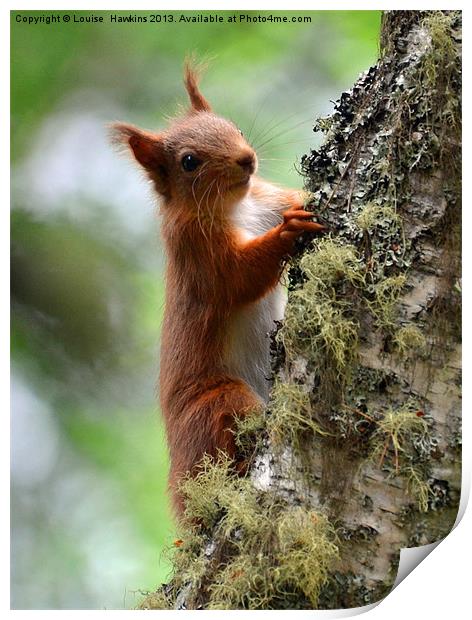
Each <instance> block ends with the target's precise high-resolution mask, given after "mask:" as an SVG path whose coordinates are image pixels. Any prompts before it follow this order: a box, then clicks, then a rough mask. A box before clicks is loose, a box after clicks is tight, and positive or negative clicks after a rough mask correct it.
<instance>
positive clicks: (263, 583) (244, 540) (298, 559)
mask: <svg viewBox="0 0 472 620" xmlns="http://www.w3.org/2000/svg"><path fill="white" fill-rule="evenodd" d="M267 508H268V510H266V511H264V513H263V514H261V515H260V521H259V523H258V527H257V529H256V530H255V531H254V533H252V534H251V533H250V534H249V535H248V533H247V532H246V531H244V535H243V536H242V537H241V539H240V540H239V541H238V542H237V543H236V547H237V550H238V553H237V555H236V556H235V557H234V559H233V560H232V561H231V562H229V563H228V564H227V565H226V566H225V568H224V570H223V571H222V572H221V573H219V575H218V576H217V578H216V579H215V581H214V582H213V583H212V585H211V587H210V602H209V605H208V608H209V609H277V608H280V604H281V602H282V601H284V602H285V603H284V604H285V605H286V604H287V601H290V600H291V601H293V608H295V609H296V608H299V607H304V606H305V605H306V604H308V605H307V606H309V607H310V608H314V609H316V607H317V605H318V596H319V593H320V589H321V587H322V585H323V584H324V583H325V581H326V579H327V575H328V571H329V569H330V568H331V567H332V565H333V563H334V562H335V561H336V560H337V558H338V550H337V546H336V544H335V535H334V530H333V528H332V526H331V525H330V524H329V522H328V521H327V519H326V518H325V517H324V516H322V515H319V514H317V513H315V512H313V511H309V510H306V509H304V508H301V507H289V506H282V505H277V504H275V505H272V506H269V507H267V506H266V509H267Z"/></svg>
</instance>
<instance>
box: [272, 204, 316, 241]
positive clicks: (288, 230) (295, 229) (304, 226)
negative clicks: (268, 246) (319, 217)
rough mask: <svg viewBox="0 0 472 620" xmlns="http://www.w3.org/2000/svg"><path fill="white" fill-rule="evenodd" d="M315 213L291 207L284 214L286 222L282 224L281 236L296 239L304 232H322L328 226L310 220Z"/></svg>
mask: <svg viewBox="0 0 472 620" xmlns="http://www.w3.org/2000/svg"><path fill="white" fill-rule="evenodd" d="M314 215H315V214H314V213H310V212H309V211H304V210H303V209H289V210H288V211H285V213H284V214H283V218H284V222H283V224H282V225H281V231H280V237H281V238H282V239H287V240H295V239H296V237H298V236H299V235H301V234H302V233H303V232H311V233H321V232H324V231H325V230H326V226H323V225H322V224H318V223H317V222H312V221H310V220H311V218H312V217H314Z"/></svg>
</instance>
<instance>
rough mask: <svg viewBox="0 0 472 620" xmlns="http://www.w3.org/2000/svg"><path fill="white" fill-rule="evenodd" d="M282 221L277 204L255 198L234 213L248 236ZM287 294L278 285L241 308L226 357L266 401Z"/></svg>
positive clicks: (234, 323)
mask: <svg viewBox="0 0 472 620" xmlns="http://www.w3.org/2000/svg"><path fill="white" fill-rule="evenodd" d="M280 221H281V215H280V212H279V210H277V209H274V204H273V203H272V204H265V203H263V202H262V201H260V200H257V201H256V200H254V199H253V198H251V197H247V198H245V199H244V200H243V201H242V202H241V203H240V205H239V206H238V209H237V211H236V212H235V214H234V222H235V225H237V226H238V228H240V229H242V230H244V232H245V234H246V235H247V238H248V239H249V238H253V237H255V236H257V235H260V234H263V233H264V232H266V231H267V230H269V229H270V228H272V227H273V226H275V225H277V224H278V223H279V222H280ZM285 302H286V294H285V291H284V288H283V287H282V286H281V285H278V286H277V287H276V288H275V289H274V290H273V291H271V292H270V293H269V294H268V295H266V296H265V297H264V298H263V299H261V300H259V301H257V302H255V303H253V304H251V305H249V306H247V307H246V308H244V309H243V310H240V311H238V312H237V313H236V314H235V315H234V317H233V319H232V324H231V329H230V335H229V341H228V346H227V350H226V356H225V365H226V366H227V368H228V370H229V372H230V373H231V374H233V375H235V376H237V377H239V378H241V379H243V380H244V381H246V382H247V383H248V384H249V385H250V386H251V387H252V389H253V390H254V391H255V392H256V393H257V394H258V395H259V396H260V397H261V398H262V399H263V400H264V401H266V400H267V399H268V396H269V389H270V383H269V376H270V339H269V333H270V332H271V331H272V330H273V329H274V327H275V323H274V321H280V320H281V319H282V318H283V315H284V309H285Z"/></svg>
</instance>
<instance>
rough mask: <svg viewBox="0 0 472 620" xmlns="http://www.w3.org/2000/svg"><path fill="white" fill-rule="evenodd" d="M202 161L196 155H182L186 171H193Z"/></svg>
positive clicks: (182, 162)
mask: <svg viewBox="0 0 472 620" xmlns="http://www.w3.org/2000/svg"><path fill="white" fill-rule="evenodd" d="M201 163H202V162H201V161H200V160H199V159H198V157H195V155H184V156H183V157H182V161H181V164H182V168H183V169H184V170H185V172H193V171H194V170H196V169H197V168H198V166H199V165H200V164H201Z"/></svg>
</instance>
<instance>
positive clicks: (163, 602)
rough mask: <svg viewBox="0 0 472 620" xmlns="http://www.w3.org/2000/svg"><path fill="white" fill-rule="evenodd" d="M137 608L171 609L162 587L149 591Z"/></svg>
mask: <svg viewBox="0 0 472 620" xmlns="http://www.w3.org/2000/svg"><path fill="white" fill-rule="evenodd" d="M138 609H172V607H171V606H170V603H169V600H168V598H167V596H166V594H165V593H164V589H163V588H159V590H156V592H150V593H149V594H147V595H146V597H145V598H144V600H143V601H142V602H141V604H140V605H139V607H138Z"/></svg>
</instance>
